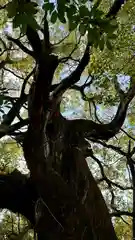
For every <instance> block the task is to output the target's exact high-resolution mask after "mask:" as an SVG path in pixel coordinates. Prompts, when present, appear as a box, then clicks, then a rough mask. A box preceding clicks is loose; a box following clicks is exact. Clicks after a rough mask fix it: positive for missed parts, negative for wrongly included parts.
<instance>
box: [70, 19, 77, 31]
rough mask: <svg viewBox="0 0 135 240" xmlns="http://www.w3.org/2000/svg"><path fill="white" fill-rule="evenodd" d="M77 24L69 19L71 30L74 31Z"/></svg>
mask: <svg viewBox="0 0 135 240" xmlns="http://www.w3.org/2000/svg"><path fill="white" fill-rule="evenodd" d="M77 25H78V23H77V22H74V21H72V20H70V19H69V31H73V30H74V29H76V27H77Z"/></svg>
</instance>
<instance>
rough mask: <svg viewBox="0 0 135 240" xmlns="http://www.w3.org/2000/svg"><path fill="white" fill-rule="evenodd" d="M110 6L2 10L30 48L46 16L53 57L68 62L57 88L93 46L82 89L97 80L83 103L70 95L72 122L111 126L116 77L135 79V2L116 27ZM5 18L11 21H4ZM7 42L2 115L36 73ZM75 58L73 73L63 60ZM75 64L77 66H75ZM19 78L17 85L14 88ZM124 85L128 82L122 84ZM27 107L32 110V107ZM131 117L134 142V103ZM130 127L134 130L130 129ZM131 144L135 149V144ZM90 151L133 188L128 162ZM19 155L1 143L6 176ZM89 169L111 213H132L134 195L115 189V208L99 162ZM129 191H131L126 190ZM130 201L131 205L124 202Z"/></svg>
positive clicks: (120, 228) (66, 107)
mask: <svg viewBox="0 0 135 240" xmlns="http://www.w3.org/2000/svg"><path fill="white" fill-rule="evenodd" d="M88 2H89V3H88ZM109 2H110V1H109ZM109 2H108V1H102V2H101V1H96V2H94V3H93V2H91V3H90V1H85V0H84V1H83V0H80V1H62V0H59V1H57V5H55V2H54V3H53V2H49V1H44V4H43V5H41V3H35V2H30V3H26V1H25V0H23V1H21V4H20V3H18V1H17V0H12V1H11V2H9V3H7V5H6V8H4V9H3V10H2V18H1V20H0V21H1V22H0V26H1V28H3V27H5V23H6V22H8V21H10V22H12V23H13V28H14V31H13V29H12V33H13V34H14V35H15V37H16V36H17V37H18V36H19V37H22V38H21V39H22V40H23V41H22V42H23V44H24V45H25V46H29V44H28V42H27V40H26V38H25V36H24V34H25V33H26V26H27V24H29V25H30V26H31V27H32V28H33V29H36V30H42V27H43V24H42V23H41V24H40V22H39V18H40V17H39V15H40V16H45V15H47V18H48V21H49V27H50V29H51V30H50V36H51V41H52V43H53V44H52V48H53V52H54V53H55V54H58V55H59V56H60V57H61V58H62V59H63V62H62V63H61V64H60V65H59V67H58V69H57V70H56V73H55V79H54V83H57V82H59V79H61V78H63V76H65V75H68V74H67V72H68V73H69V72H71V70H72V69H74V68H75V67H76V65H77V63H78V62H77V60H78V59H79V58H80V55H81V54H82V52H83V50H84V45H85V43H86V41H87V39H88V41H89V44H91V46H92V47H91V49H92V56H91V59H90V63H89V66H88V68H87V69H86V70H85V72H83V74H82V77H81V79H80V82H79V84H80V83H82V82H83V83H84V82H85V80H86V79H85V78H86V74H89V75H90V77H93V76H94V81H93V82H92V84H90V86H88V88H87V91H86V95H85V97H86V98H85V99H84V98H83V100H82V95H80V92H75V91H74V90H70V91H68V92H66V93H65V95H64V98H63V102H62V105H61V111H62V113H63V115H64V114H65V115H64V116H66V117H67V118H70V117H72V118H73V117H77V118H78V117H81V118H82V117H84V118H87V119H94V120H95V121H98V120H99V118H100V121H102V122H108V121H109V120H110V118H112V115H114V113H115V110H116V105H117V104H118V102H119V94H118V92H117V89H116V87H115V84H114V83H115V80H116V79H117V76H118V75H120V74H122V76H123V75H129V76H130V77H132V76H134V38H135V36H134V30H133V29H132V27H133V24H134V16H135V14H134V13H135V7H134V1H129V2H127V3H126V4H125V6H124V7H123V9H122V11H121V12H120V13H119V15H118V17H117V22H116V20H110V19H107V18H106V13H107V10H108V9H109V7H110V5H109ZM1 4H2V5H4V4H5V2H2V3H1ZM5 9H6V11H5ZM6 14H7V17H5V16H6ZM61 28H62V30H61ZM52 29H53V30H52ZM131 29H132V30H131ZM87 33H88V34H87ZM63 35H65V36H67V37H65V36H63ZM61 36H62V38H63V37H65V39H64V40H63V41H62V42H61V43H60V44H56V43H57V42H58V43H59V41H60V40H61ZM80 37H81V41H80V42H79V41H78V39H80ZM4 40H5V42H6V44H7V46H6V47H4V45H2V50H3V49H4V50H5V52H6V53H7V52H8V51H9V53H10V54H9V55H8V54H7V55H1V61H3V60H4V61H7V62H6V66H8V71H7V72H8V74H7V75H6V74H5V72H6V70H5V69H4V74H5V75H4V77H3V79H4V85H5V86H6V90H7V92H5V93H4V91H3V90H2V98H1V101H0V106H1V109H3V113H6V111H5V105H4V104H5V101H7V103H8V104H9V103H10V104H9V105H8V106H9V107H10V108H11V106H12V104H14V103H16V96H17V97H18V95H19V93H20V92H21V84H22V82H25V77H26V76H27V74H28V72H30V71H32V68H33V65H34V61H33V60H32V58H31V57H30V56H28V55H26V54H24V53H23V54H22V52H21V51H20V49H18V48H15V46H11V49H10V45H9V43H8V41H7V39H6V38H5V36H4ZM79 43H80V45H79ZM78 45H79V47H78ZM8 48H9V50H8ZM74 50H75V51H74ZM71 53H73V54H71ZM70 54H71V55H72V58H71V60H70V61H69V65H70V66H69V67H68V65H66V67H63V66H64V58H65V57H67V56H70ZM7 56H8V57H7ZM74 58H75V60H76V61H74ZM11 71H12V72H13V73H12V72H11ZM16 75H17V76H16ZM18 75H19V77H18ZM11 76H12V77H11ZM9 78H12V80H11V86H10V87H11V88H12V87H13V88H14V93H12V92H10V90H9V89H8V85H7V83H6V82H7V81H8V80H9ZM16 78H17V83H16V82H15V79H16ZM122 81H124V80H123V79H122ZM14 82H15V85H16V86H17V85H18V88H15V87H14ZM29 83H30V80H29V82H28V84H27V89H26V92H28V89H29ZM122 85H124V87H125V85H127V86H126V87H127V88H128V87H129V85H128V81H127V84H126V83H125V82H124V84H123V82H122V83H120V86H122ZM1 86H2V87H3V81H2V83H1ZM18 92H19V93H18ZM7 96H10V97H13V100H12V99H11V98H8V99H7ZM19 96H20V95H19ZM83 97H84V96H83ZM84 100H85V101H84ZM25 107H26V109H27V106H25ZM26 109H25V111H24V109H23V113H22V115H21V117H22V116H23V117H24V118H25V117H27V116H26V115H27V114H26V111H27V110H26ZM70 110H71V112H72V113H71V116H69V111H70ZM109 110H110V111H109ZM25 114H26V115H25ZM97 115H98V117H97ZM127 117H128V118H127V119H126V121H128V124H127V123H126V122H125V124H124V129H125V130H126V131H127V132H128V134H130V136H131V137H133V135H134V131H133V129H134V100H133V103H132V104H131V105H130V108H129V111H128V114H127ZM19 119H20V117H19ZM17 121H18V116H17ZM129 125H130V127H131V128H129ZM16 135H17V134H16ZM117 138H118V140H117V141H116V139H111V140H110V142H109V143H108V144H111V145H113V146H115V147H120V149H121V148H122V149H123V151H124V152H126V151H127V146H128V141H129V139H130V137H129V136H127V135H126V134H125V133H122V132H120V134H119V135H117ZM131 143H132V146H133V144H134V140H133V139H132V142H131ZM91 145H92V148H93V151H94V155H95V156H96V157H97V158H98V159H99V160H100V162H101V163H102V165H103V166H104V171H105V174H106V176H107V178H109V179H110V181H112V182H113V181H115V183H117V184H120V185H122V186H123V183H124V182H126V183H128V185H129V187H130V184H131V181H130V179H129V175H128V174H127V170H126V168H127V159H126V157H124V156H123V155H121V154H118V153H116V151H113V150H112V149H109V148H107V147H105V146H102V147H101V146H100V144H97V143H96V144H91ZM12 146H13V147H12ZM20 154H22V153H21V151H20V149H18V148H17V146H15V145H12V142H9V144H8V145H6V144H5V143H1V146H0V159H2V160H1V166H0V168H1V167H2V170H3V166H4V164H5V165H6V164H7V163H8V164H9V165H8V170H9V172H10V171H11V170H12V169H13V167H15V166H16V165H17V163H16V162H17V159H19V156H20ZM13 161H14V164H13ZM88 163H89V166H90V169H92V172H93V174H94V176H95V178H96V179H97V181H99V183H100V187H101V189H102V191H103V194H104V196H105V199H106V202H107V204H108V207H109V208H110V209H111V211H112V212H113V211H115V207H116V206H117V208H118V209H122V210H123V211H126V210H127V209H128V210H129V209H130V210H131V209H132V200H131V197H132V192H131V190H129V191H128V190H127V192H128V194H127V195H128V196H126V194H125V190H120V189H119V188H117V187H116V186H113V191H114V193H115V203H114V202H112V199H113V195H111V194H112V192H111V190H112V189H111V188H110V189H109V184H107V183H105V181H103V182H102V181H101V182H100V180H101V178H102V174H101V168H100V165H98V162H95V160H92V158H89V159H88ZM9 168H10V169H9ZM4 170H5V169H4ZM6 172H7V168H6ZM124 187H125V188H126V186H125V185H124ZM122 196H123V199H122ZM125 196H126V197H125ZM125 198H126V200H125V201H124V199H125ZM126 201H127V203H126ZM114 205H115V206H114ZM129 205H130V208H129ZM7 218H8V216H7V215H6V216H5V219H4V221H3V222H2V229H3V231H7V232H8V231H9V230H10V229H9V228H10V227H9V225H7V228H6V229H5V225H6V224H5V220H7ZM13 221H14V225H16V217H15V216H14V219H13ZM128 222H129V225H130V227H129V228H131V221H130V220H129V219H128ZM23 225H24V222H23V220H22V226H23ZM10 226H11V225H10ZM125 226H126V225H125V223H123V222H122V221H121V220H119V218H117V219H116V220H115V229H116V232H117V235H118V237H119V239H121V237H122V236H123V238H124V239H129V238H130V237H131V232H130V230H129V228H126V227H125ZM22 230H23V227H22ZM16 232H17V231H16ZM4 234H5V233H4ZM28 239H29V238H28Z"/></svg>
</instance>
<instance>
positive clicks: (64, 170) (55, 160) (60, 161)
mask: <svg viewBox="0 0 135 240" xmlns="http://www.w3.org/2000/svg"><path fill="white" fill-rule="evenodd" d="M122 3H124V1H123V2H122V1H115V3H114V5H113V6H112V8H111V9H110V11H109V13H108V14H107V17H111V16H114V15H116V14H117V12H118V11H119V9H120V7H121V4H122ZM116 5H117V8H116ZM26 35H27V38H28V40H29V43H30V45H31V47H32V50H29V49H28V48H26V47H25V46H24V45H23V44H22V43H21V42H20V40H18V39H13V38H12V37H8V39H9V40H10V41H12V42H14V43H15V44H16V45H18V46H19V47H20V49H22V50H23V51H24V52H25V53H27V54H29V55H30V56H32V57H33V58H34V59H35V62H36V66H35V68H34V69H33V71H32V73H30V75H29V76H28V77H27V79H28V78H29V77H30V76H33V83H32V85H31V88H30V92H29V95H28V96H27V95H26V94H25V93H24V90H25V84H26V82H27V79H26V80H25V81H24V84H23V86H22V91H21V95H20V98H19V99H18V100H17V101H16V102H15V103H14V105H13V108H11V110H10V111H9V112H8V113H7V115H6V116H5V118H4V120H3V122H2V124H1V129H2V131H0V137H3V136H5V135H12V136H15V137H16V140H17V141H21V142H22V145H23V151H24V157H25V159H26V162H27V166H28V168H29V170H30V177H26V176H24V175H22V174H21V173H19V172H18V173H16V172H13V173H12V174H9V175H2V176H0V191H1V200H0V207H1V208H8V209H10V210H11V211H13V212H19V213H21V214H22V215H24V216H25V217H26V218H27V219H29V220H30V222H31V223H32V224H33V228H35V230H36V232H37V234H38V239H39V240H42V239H52V240H53V239H59V240H61V239H64V240H66V239H74V240H75V239H76V240H79V239H80V240H81V239H83V240H84V239H93V240H94V239H103V240H104V239H110V240H111V239H112V240H114V239H116V235H115V232H114V229H113V226H112V223H111V219H110V215H109V212H108V209H107V207H106V204H105V201H104V199H103V196H102V194H101V192H100V190H99V188H98V186H97V183H96V181H95V179H94V178H93V176H92V174H91V172H90V170H89V168H88V165H87V162H86V160H85V158H86V157H87V156H91V155H92V150H91V149H90V146H89V145H88V142H87V141H86V140H85V139H88V140H92V139H93V140H94V139H96V140H100V139H101V140H108V139H110V138H112V137H113V136H115V135H116V134H117V133H118V132H119V130H120V128H121V126H122V124H123V122H124V120H125V117H126V111H127V108H128V105H129V103H130V102H131V100H132V99H133V97H134V95H135V86H134V85H132V86H131V87H130V89H129V90H128V92H127V93H126V94H124V95H120V103H119V106H118V110H117V113H116V116H115V117H114V119H113V120H112V121H111V122H110V123H109V124H98V123H95V122H93V121H90V120H83V119H79V120H67V119H65V118H64V117H63V116H62V115H61V113H60V103H61V99H62V96H63V94H64V92H65V91H66V90H67V89H69V88H72V87H73V88H77V86H76V85H75V84H76V83H77V82H78V81H79V79H80V77H81V74H82V72H83V71H84V69H85V67H86V66H87V64H88V63H89V61H90V51H89V48H90V46H89V44H87V46H86V49H85V51H84V54H83V56H82V58H81V60H80V62H79V64H78V66H77V67H76V69H75V70H74V71H73V72H72V73H71V75H69V76H68V77H66V78H65V79H63V80H62V81H61V82H60V83H59V84H55V85H52V80H53V76H54V73H55V70H56V69H57V67H58V65H59V64H60V62H61V59H59V58H58V57H57V56H56V55H54V54H53V53H52V52H51V43H50V38H49V28H48V23H47V20H46V19H45V24H44V36H45V39H44V41H42V42H41V39H40V37H39V35H38V33H37V32H36V31H35V30H33V29H32V28H31V27H30V26H27V31H26ZM3 64H5V63H4V62H3ZM85 86H86V85H83V86H82V87H80V89H79V90H80V91H81V93H82V94H83V90H84V88H85ZM27 101H28V115H29V117H28V119H26V120H20V122H18V123H16V124H12V122H13V120H14V118H15V116H16V114H17V113H19V111H20V108H21V107H22V106H23V104H24V103H26V102H27ZM25 125H28V130H27V132H25V133H22V134H21V135H20V134H18V132H17V130H18V129H19V128H21V127H22V126H25ZM3 126H6V127H4V128H2V127H3Z"/></svg>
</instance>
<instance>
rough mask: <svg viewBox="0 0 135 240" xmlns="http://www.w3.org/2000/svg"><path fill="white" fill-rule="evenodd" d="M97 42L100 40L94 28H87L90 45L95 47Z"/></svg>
mask: <svg viewBox="0 0 135 240" xmlns="http://www.w3.org/2000/svg"><path fill="white" fill-rule="evenodd" d="M99 40H100V34H99V31H98V30H97V29H96V28H89V29H88V42H89V43H90V44H94V46H95V47H97V46H98V43H99Z"/></svg>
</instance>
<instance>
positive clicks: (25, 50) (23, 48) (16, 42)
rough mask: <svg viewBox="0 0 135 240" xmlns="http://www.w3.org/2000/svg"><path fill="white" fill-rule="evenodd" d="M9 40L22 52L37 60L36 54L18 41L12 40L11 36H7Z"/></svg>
mask: <svg viewBox="0 0 135 240" xmlns="http://www.w3.org/2000/svg"><path fill="white" fill-rule="evenodd" d="M7 39H8V40H10V41H12V42H13V43H15V44H16V45H17V46H18V47H19V48H20V49H21V50H22V51H24V52H25V53H27V54H28V55H30V56H32V57H33V58H35V55H34V52H33V51H31V50H29V49H28V48H27V47H25V46H24V45H23V44H22V43H21V42H20V41H19V40H18V39H15V38H12V37H11V36H9V35H7Z"/></svg>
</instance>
